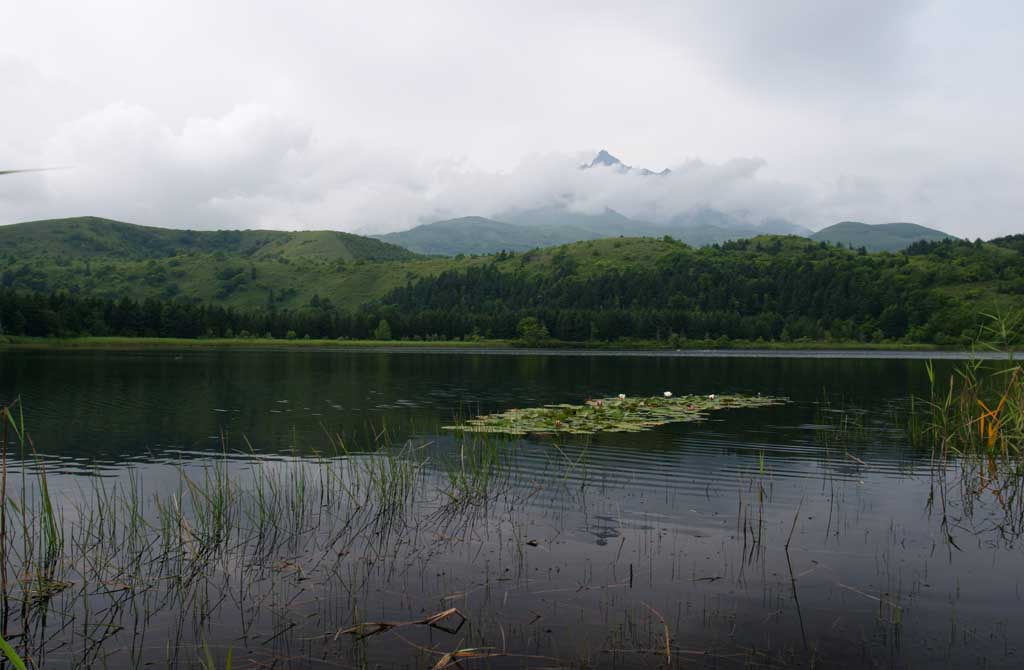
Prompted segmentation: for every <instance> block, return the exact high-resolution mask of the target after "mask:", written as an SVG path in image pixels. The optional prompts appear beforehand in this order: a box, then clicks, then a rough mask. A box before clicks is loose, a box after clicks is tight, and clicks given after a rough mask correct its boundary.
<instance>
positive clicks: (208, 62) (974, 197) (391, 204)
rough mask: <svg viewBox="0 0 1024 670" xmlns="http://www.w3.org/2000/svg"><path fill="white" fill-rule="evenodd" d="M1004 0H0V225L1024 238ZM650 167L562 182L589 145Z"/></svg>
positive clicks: (1020, 51)
mask: <svg viewBox="0 0 1024 670" xmlns="http://www.w3.org/2000/svg"><path fill="white" fill-rule="evenodd" d="M1022 64H1024V3H1020V2H1016V1H1008V2H997V1H979V2H971V3H968V2H963V1H961V2H944V1H935V2H930V1H927V0H888V1H886V2H880V1H879V2H859V1H849V2H838V1H835V0H815V1H813V2H811V1H807V2H795V1H792V0H775V1H773V2H760V1H755V0H728V1H725V2H722V1H720V0H708V1H704V0H695V1H691V2H686V1H679V0H673V1H666V2H662V1H657V0H652V1H643V0H635V1H634V2H629V3H623V2H621V1H616V2H606V1H604V0H587V1H585V2H584V1H580V2H576V1H574V0H563V1H561V2H554V3H552V2H535V1H533V0H516V1H507V2H490V1H488V0H469V1H465V2H462V1H443V2H442V1H440V0H439V1H438V2H432V3H424V2H416V1H412V2H389V1H387V0H378V1H377V2H373V3H367V2H355V1H345V0H335V1H331V2H328V1H326V0H323V1H317V0H308V1H304V2H284V1H277V0H273V1H271V0H218V2H193V1H191V0H173V1H169V0H168V1H165V0H146V1H144V2H138V1H137V0H125V1H116V2H115V1H104V2H100V1H96V0H75V1H74V2H71V1H64V2H53V1H50V0H34V1H33V2H6V3H0V110H2V111H0V170H4V169H15V168H31V167H60V168H62V169H58V170H52V171H47V172H38V173H26V174H19V175H6V176H2V177H0V223H14V222H17V221H23V220H31V219H40V218H55V217H62V216H77V215H95V216H104V217H109V218H114V219H120V220H124V221H130V222H133V223H139V224H145V225H158V226H168V227H177V228H198V229H213V228H278V229H292V230H294V229H323V228H328V229H336V230H346V231H354V232H387V231H393V230H401V229H405V228H408V227H411V226H414V225H417V224H418V223H424V222H429V221H433V220H438V219H443V218H451V217H456V216H468V215H482V216H495V215H500V214H501V213H502V212H507V211H509V210H513V209H526V208H532V207H544V206H549V205H552V204H556V203H559V204H563V205H565V206H568V207H569V208H571V209H573V210H577V211H603V209H604V208H606V207H611V208H613V209H616V210H618V211H620V212H622V213H623V214H626V215H627V216H632V217H635V218H641V219H646V220H654V221H659V220H665V219H668V218H671V217H672V216H674V215H676V214H680V213H684V212H686V211H689V210H692V209H695V208H702V207H712V208H716V209H721V210H723V211H727V212H730V213H734V214H737V215H739V216H742V217H745V218H747V219H749V220H752V221H757V220H761V219H767V218H775V217H781V218H786V219H789V220H791V221H793V222H795V223H798V224H801V225H804V226H807V227H808V228H811V229H819V228H822V227H824V226H827V225H831V224H832V223H835V222H837V221H842V220H859V221H865V222H867V223H883V222H889V221H913V222H916V223H920V224H923V225H928V226H933V227H937V228H940V229H942V230H945V231H947V232H950V233H953V234H956V235H959V236H964V237H970V238H972V239H973V238H975V237H979V236H980V237H983V238H989V237H994V236H997V235H1005V234H1011V233H1017V232H1024V225H1022V224H1024V220H1022V217H1021V212H1024V188H1022V184H1024V133H1022V132H1021V131H1020V127H1021V119H1022V118H1024V115H1022V113H1024V86H1021V85H1020V78H1021V75H1020V72H1019V70H1020V68H1021V65H1022ZM602 148H604V149H607V150H609V151H610V152H612V153H613V154H615V155H616V156H618V157H619V158H621V159H622V160H623V161H624V162H626V163H629V164H632V165H636V166H642V167H646V168H649V169H652V170H661V169H662V168H664V167H670V168H672V170H673V172H672V174H671V176H669V177H668V178H664V179H660V178H659V179H653V178H644V177H640V176H638V175H635V174H625V175H624V174H620V173H618V172H615V171H614V170H607V169H601V170H588V171H581V170H579V169H578V166H579V165H580V164H581V163H583V162H587V161H589V160H590V158H591V157H592V156H593V155H594V153H596V152H597V151H598V150H599V149H602Z"/></svg>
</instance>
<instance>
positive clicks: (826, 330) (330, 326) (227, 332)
mask: <svg viewBox="0 0 1024 670" xmlns="http://www.w3.org/2000/svg"><path fill="white" fill-rule="evenodd" d="M1011 241H1012V240H1011ZM1010 247H1011V245H1010V244H1007V245H1004V246H1003V247H1002V248H997V247H994V246H992V245H983V244H980V243H968V242H960V241H944V242H936V243H918V244H915V245H913V246H912V247H911V248H910V249H908V250H907V252H905V253H901V254H865V253H862V252H857V251H852V250H847V249H842V248H837V247H832V246H828V245H825V244H813V243H805V242H803V241H798V242H794V241H791V240H790V241H783V240H781V238H778V239H776V240H774V241H769V242H768V243H765V242H764V241H747V240H745V241H740V242H733V243H727V244H724V245H721V246H716V247H710V248H705V249H697V250H695V249H691V248H689V247H687V246H685V245H682V244H678V245H676V246H674V247H669V251H668V252H667V253H664V254H662V255H660V256H655V257H652V258H651V259H650V262H638V261H630V262H625V261H621V259H616V260H617V262H618V264H617V265H612V266H596V265H589V266H588V265H586V262H587V260H588V259H587V257H586V249H587V248H588V247H586V243H584V244H583V245H573V246H572V247H568V248H560V249H559V250H557V251H554V252H552V251H541V252H529V253H526V254H518V255H516V254H505V253H502V254H497V255H495V256H493V257H492V258H491V260H490V262H488V263H486V264H483V265H479V266H475V267H470V268H468V269H465V270H461V271H454V270H452V271H448V272H443V273H441V274H440V275H438V276H436V277H431V278H426V279H420V280H418V281H415V282H411V283H409V284H407V285H406V286H405V287H402V288H398V289H396V290H394V291H392V292H391V293H389V294H388V295H387V296H386V297H385V298H384V299H382V300H381V301H379V302H376V303H372V304H368V305H365V306H363V307H362V308H360V309H357V310H355V311H346V310H342V309H338V308H337V307H335V306H334V305H333V304H332V302H331V301H330V299H329V297H325V298H323V299H321V298H320V297H319V296H316V297H314V298H313V299H312V300H311V301H310V302H309V304H308V305H306V306H304V307H303V308H301V309H293V310H283V309H274V308H264V309H254V310H244V309H236V308H231V307H224V306H220V305H216V304H209V303H196V302H190V301H187V300H183V299H160V298H148V299H145V300H141V301H136V300H131V299H127V298H124V299H120V300H112V299H104V298H95V297H89V296H87V295H80V294H70V293H51V294H39V293H27V292H20V291H15V290H13V289H2V288H0V333H2V334H7V335H30V336H40V337H42V336H65V337H68V336H79V335H94V336H108V335H116V336H134V337H183V338H196V337H274V338H302V337H311V338H331V339H336V338H351V339H365V338H376V339H392V338H394V339H424V340H432V339H447V340H451V339H467V338H473V339H475V338H501V339H506V338H516V337H524V338H526V339H529V340H542V339H544V338H546V337H552V338H555V339H558V340H564V341H595V340H603V341H615V340H619V339H637V340H639V339H643V340H661V341H667V342H670V343H671V342H677V341H682V340H687V339H699V340H720V341H724V340H752V341H756V340H759V339H760V340H765V341H792V340H800V339H812V340H830V339H834V340H845V341H863V342H879V341H905V342H926V343H935V344H960V343H965V342H968V341H970V339H971V338H972V337H973V336H974V334H975V332H976V330H975V329H976V326H977V323H978V322H979V308H978V305H977V304H976V302H975V300H974V297H975V296H974V295H972V293H971V291H973V290H974V289H973V287H978V286H984V287H985V291H987V295H989V296H990V297H991V295H996V294H999V293H1000V292H1001V294H1003V295H1006V296H1007V299H1008V300H1009V301H1010V303H1011V304H1018V305H1019V304H1020V302H1021V299H1020V294H1021V293H1024V290H1022V289H1024V263H1022V258H1024V257H1022V255H1021V254H1020V253H1018V252H1016V251H1015V250H1012V249H1011V248H1010ZM595 248H596V247H595ZM567 249H569V250H570V251H572V253H569V251H567ZM964 287H967V288H968V289H970V290H968V291H967V292H964Z"/></svg>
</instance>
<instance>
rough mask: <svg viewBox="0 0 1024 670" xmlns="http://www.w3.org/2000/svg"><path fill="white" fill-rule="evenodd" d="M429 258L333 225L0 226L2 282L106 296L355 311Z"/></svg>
mask: <svg viewBox="0 0 1024 670" xmlns="http://www.w3.org/2000/svg"><path fill="white" fill-rule="evenodd" d="M436 264H437V261H436V260H433V261H432V260H430V259H424V258H421V257H419V256H417V255H416V254H414V253H412V252H410V251H408V250H407V249H403V248H401V247H397V246H394V245H392V244H387V243H385V242H382V241H380V240H375V239H371V238H368V237H362V236H359V235H351V234H349V233H341V232H335V231H303V232H283V231H271V230H220V231H195V230H171V229H167V228H155V227H150V226H137V225H134V224H130V223H123V222H120V221H112V220H109V219H100V218H95V217H79V218H72V219H56V220H46V221H30V222H27V223H18V224H13V225H7V226H0V267H2V274H0V286H3V287H5V288H9V289H14V290H29V291H35V292H49V291H68V292H72V293H76V294H77V293H80V294H86V295H95V296H98V297H103V298H121V297H128V298H134V299H143V298H146V297H151V296H153V297H159V298H161V299H165V300H168V299H185V300H191V301H203V302H223V303H224V304H228V305H233V306H237V307H245V308H256V307H261V308H262V307H270V306H273V307H278V308H296V307H301V306H302V305H305V304H307V303H308V302H309V301H310V300H311V299H312V298H313V296H315V295H325V296H326V295H331V296H333V297H334V299H335V300H337V302H338V304H339V305H340V306H343V307H347V308H354V307H356V306H358V305H359V304H361V303H363V302H365V301H366V300H371V299H373V298H376V297H378V296H379V295H381V293H382V292H383V291H386V290H387V289H388V288H390V287H393V286H397V285H399V284H400V283H404V282H405V281H406V280H407V279H408V278H410V277H414V276H418V274H420V273H421V272H432V271H435V266H436Z"/></svg>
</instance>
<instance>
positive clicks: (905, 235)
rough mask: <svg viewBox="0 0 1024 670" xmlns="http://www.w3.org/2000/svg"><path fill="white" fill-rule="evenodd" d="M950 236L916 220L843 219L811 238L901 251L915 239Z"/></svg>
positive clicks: (873, 248) (929, 240) (857, 247)
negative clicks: (861, 221) (867, 220)
mask: <svg viewBox="0 0 1024 670" xmlns="http://www.w3.org/2000/svg"><path fill="white" fill-rule="evenodd" d="M951 237H953V236H952V235H949V234H948V233H944V232H942V231H941V230H935V229H934V228H928V227H926V226H919V225H917V224H916V223H880V224H877V225H869V224H867V223H860V222H858V221H843V222H842V223H837V224H835V225H833V226H829V227H828V228H823V229H821V230H819V231H818V232H816V233H814V234H813V235H811V239H812V240H816V241H819V242H829V243H831V244H842V245H843V246H852V247H853V248H854V249H859V248H861V247H864V248H865V249H867V250H868V251H902V250H903V249H906V248H907V247H909V246H910V245H911V244H913V243H914V242H919V241H921V240H924V241H927V242H939V241H941V240H944V239H947V238H951Z"/></svg>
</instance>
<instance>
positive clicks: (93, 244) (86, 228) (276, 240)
mask: <svg viewBox="0 0 1024 670" xmlns="http://www.w3.org/2000/svg"><path fill="white" fill-rule="evenodd" d="M216 252H221V253H225V254H231V255H238V256H242V257H246V258H269V257H278V256H280V257H286V258H288V257H291V258H294V257H307V258H308V257H317V258H322V259H329V260H335V259H339V258H340V259H342V260H345V261H354V260H401V259H408V258H412V257H413V256H414V254H412V253H410V252H409V251H408V250H406V249H402V248H400V247H395V246H393V245H389V244H386V243H383V242H380V241H378V240H374V239H371V238H367V237H362V236H359V235H352V234H350V233H341V232H335V231H324V230H319V231H301V232H284V231H276V230H213V231H200V230H177V229H169V228H156V227H152V226H138V225H135V224H132V223H124V222H122V221H113V220H111V219H102V218H98V217H94V216H81V217H75V218H69V219H48V220H44V221H28V222H25V223H16V224H12V225H7V226H0V254H3V255H5V256H14V257H15V258H16V259H18V260H27V259H30V258H39V257H50V258H61V257H67V258H76V259H86V258H104V259H111V260H113V259H117V260H146V259H158V258H166V257H169V256H174V255H176V254H181V253H216Z"/></svg>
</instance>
